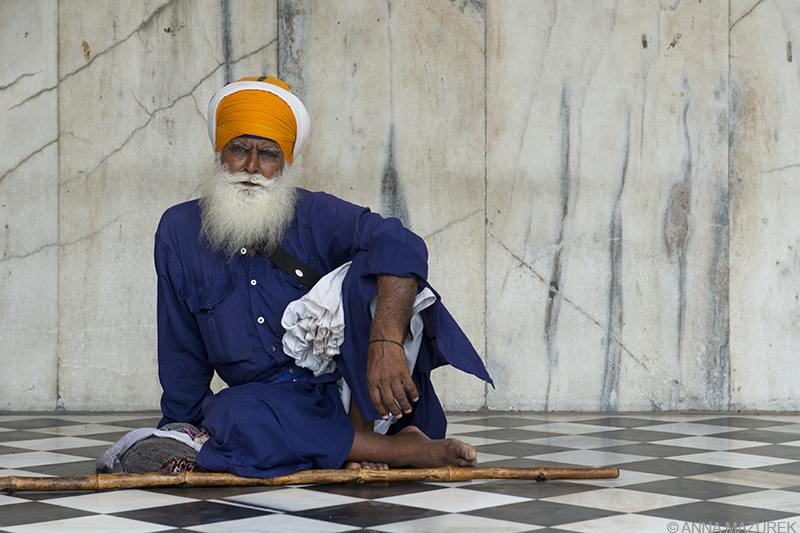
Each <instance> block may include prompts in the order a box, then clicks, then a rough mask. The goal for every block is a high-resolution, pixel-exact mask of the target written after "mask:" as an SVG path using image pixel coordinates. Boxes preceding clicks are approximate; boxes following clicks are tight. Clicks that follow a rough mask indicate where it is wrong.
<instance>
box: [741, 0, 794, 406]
mask: <svg viewBox="0 0 800 533" xmlns="http://www.w3.org/2000/svg"><path fill="white" fill-rule="evenodd" d="M730 39H731V41H730V42H731V92H732V97H731V132H732V136H731V149H732V150H731V301H730V313H731V368H732V369H733V372H732V376H731V396H732V400H733V404H734V405H736V406H737V407H739V408H743V409H774V410H787V409H790V410H791V409H797V406H798V397H800V380H798V378H799V377H800V372H799V371H798V368H797V351H798V346H800V296H799V294H800V231H799V230H798V228H800V214H799V213H800V212H799V211H798V209H797V205H798V201H797V198H798V195H800V136H798V124H799V123H800V101H798V97H797V95H798V91H800V6H798V4H797V3H796V2H792V1H781V0H769V1H764V2H743V1H735V2H731V29H730Z"/></svg>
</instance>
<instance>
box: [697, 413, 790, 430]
mask: <svg viewBox="0 0 800 533" xmlns="http://www.w3.org/2000/svg"><path fill="white" fill-rule="evenodd" d="M698 423H700V424H708V425H711V426H730V427H734V428H751V429H756V428H769V427H773V428H774V427H778V426H786V425H790V424H794V423H795V422H775V421H774V420H764V419H759V418H753V417H751V416H725V417H720V418H712V419H710V420H703V421H700V422H698Z"/></svg>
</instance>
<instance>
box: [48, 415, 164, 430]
mask: <svg viewBox="0 0 800 533" xmlns="http://www.w3.org/2000/svg"><path fill="white" fill-rule="evenodd" d="M59 418H60V419H61V420H67V421H69V422H79V423H84V424H111V425H116V424H117V423H118V422H125V421H128V420H138V419H141V418H161V413H158V412H155V411H154V412H150V413H116V414H115V413H108V414H102V415H93V414H63V415H60V416H59ZM125 425H126V426H127V424H125ZM138 427H139V426H138V425H137V426H136V428H138ZM136 428H134V429H136Z"/></svg>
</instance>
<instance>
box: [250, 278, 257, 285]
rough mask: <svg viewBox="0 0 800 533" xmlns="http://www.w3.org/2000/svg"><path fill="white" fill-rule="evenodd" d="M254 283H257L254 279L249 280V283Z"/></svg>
mask: <svg viewBox="0 0 800 533" xmlns="http://www.w3.org/2000/svg"><path fill="white" fill-rule="evenodd" d="M256 283H258V282H257V281H256V280H254V279H251V280H250V285H255V284H256Z"/></svg>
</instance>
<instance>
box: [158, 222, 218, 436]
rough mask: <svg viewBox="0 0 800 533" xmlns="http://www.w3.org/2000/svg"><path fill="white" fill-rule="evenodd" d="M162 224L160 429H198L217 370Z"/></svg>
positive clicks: (159, 345) (160, 234)
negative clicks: (176, 424)
mask: <svg viewBox="0 0 800 533" xmlns="http://www.w3.org/2000/svg"><path fill="white" fill-rule="evenodd" d="M162 225H163V219H162ZM162 225H160V226H159V230H158V232H157V233H156V239H155V242H156V244H155V253H154V255H155V263H156V273H157V275H158V303H157V306H158V376H159V381H160V382H161V388H162V389H163V393H162V395H161V412H162V414H163V418H162V419H161V422H160V423H159V425H158V427H161V426H163V425H164V424H168V423H171V422H187V423H189V424H193V425H196V426H199V425H200V423H201V422H202V419H203V415H202V404H203V400H204V399H205V398H206V396H208V395H210V394H211V388H210V384H211V379H212V378H213V376H214V369H213V367H212V366H211V363H209V361H208V356H207V353H206V348H205V344H204V343H203V339H202V336H201V334H200V329H199V328H198V326H197V321H196V320H195V318H194V316H193V315H192V313H191V312H190V311H189V309H188V307H187V306H186V303H185V302H184V299H183V296H185V295H184V294H183V292H185V281H184V276H183V272H182V269H181V266H180V262H179V261H178V259H177V256H176V255H175V252H174V251H173V250H172V249H171V248H170V246H168V244H167V243H166V242H165V241H164V239H163V234H162V231H163V227H162Z"/></svg>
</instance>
